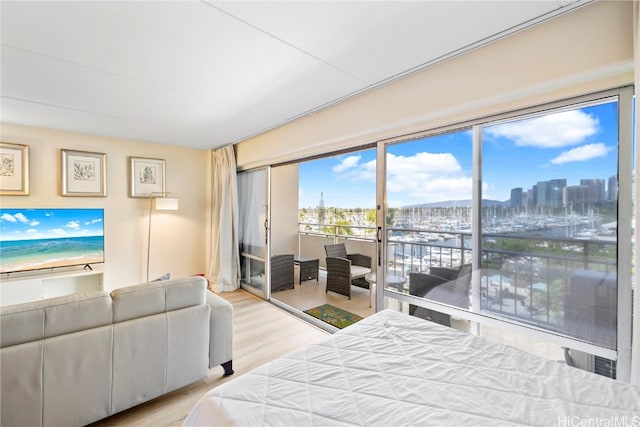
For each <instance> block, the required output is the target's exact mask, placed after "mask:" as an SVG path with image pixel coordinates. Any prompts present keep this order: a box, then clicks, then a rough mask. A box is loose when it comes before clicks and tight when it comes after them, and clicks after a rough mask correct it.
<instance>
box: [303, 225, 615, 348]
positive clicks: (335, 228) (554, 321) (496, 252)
mask: <svg viewBox="0 0 640 427" xmlns="http://www.w3.org/2000/svg"><path fill="white" fill-rule="evenodd" d="M299 230H300V231H299V232H300V234H305V235H312V236H317V237H323V238H324V239H328V240H331V241H334V242H336V241H340V240H341V239H342V240H344V241H346V242H348V241H351V242H349V244H350V245H355V244H360V245H363V244H365V245H366V247H367V248H366V251H367V252H370V255H372V256H375V250H376V247H375V244H374V242H375V228H374V227H369V226H349V225H337V224H311V223H299ZM387 236H388V238H387V262H388V271H389V272H391V273H394V274H398V275H402V276H404V277H406V278H408V276H409V273H410V272H429V269H430V268H431V267H434V266H438V267H449V268H457V267H459V266H461V265H463V264H468V263H471V262H472V251H473V247H472V239H471V234H470V233H465V232H453V231H441V230H425V229H411V228H388V229H387ZM356 241H358V242H356ZM616 247H617V246H616V242H615V241H602V240H585V239H569V238H556V237H536V236H526V235H518V234H512V235H506V234H483V235H482V254H481V264H482V265H481V268H480V271H481V279H480V309H481V310H482V311H485V312H489V313H494V314H496V315H500V316H501V317H508V318H512V319H514V320H517V321H520V322H525V323H530V324H534V325H536V326H539V327H544V328H546V329H550V330H555V331H558V332H561V333H567V332H568V331H567V328H568V327H569V326H568V321H567V319H568V316H569V314H568V311H570V310H572V308H571V307H572V304H573V305H575V304H577V302H576V301H577V300H578V299H580V298H587V299H588V298H591V299H594V298H598V296H597V295H596V296H585V295H586V294H587V293H588V292H593V290H592V289H587V286H588V285H584V289H583V290H580V292H581V294H580V295H576V289H575V285H574V288H572V280H574V279H575V277H576V275H583V276H584V275H585V274H587V275H588V274H591V275H593V274H596V275H598V277H600V279H597V280H600V282H602V281H603V280H604V281H605V282H606V283H608V284H609V285H611V283H614V288H617V279H616V265H617V253H616ZM322 258H324V256H322V257H321V259H322ZM603 277H604V278H605V279H602V278H603ZM581 280H582V281H583V282H585V279H584V277H582V278H581ZM594 280H596V279H594ZM574 281H575V280H574ZM588 281H589V280H586V282H588ZM600 291H601V290H600ZM607 292H609V294H607V295H606V296H601V298H600V299H601V300H600V301H592V302H586V304H589V303H590V304H592V305H593V307H596V306H597V307H596V308H594V310H596V312H597V314H596V315H597V316H600V318H599V319H596V320H598V321H601V320H602V319H603V318H604V319H605V321H604V323H607V324H608V323H611V322H613V324H615V317H616V312H617V310H616V300H615V298H614V297H615V294H616V293H615V289H613V290H609V291H607ZM581 303H585V302H584V301H582V302H581ZM578 315H581V314H580V313H578ZM594 327H598V326H597V325H594ZM613 337H615V335H614V336H613ZM613 339H614V338H612V337H611V336H608V337H606V338H603V340H604V341H606V342H605V343H604V344H605V345H611V344H612V342H611V341H612V340H613ZM599 344H603V342H599Z"/></svg>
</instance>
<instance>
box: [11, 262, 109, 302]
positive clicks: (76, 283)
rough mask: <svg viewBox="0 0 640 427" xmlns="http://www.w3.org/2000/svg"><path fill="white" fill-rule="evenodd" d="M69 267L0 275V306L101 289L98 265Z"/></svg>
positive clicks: (102, 281) (102, 274)
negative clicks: (69, 268)
mask: <svg viewBox="0 0 640 427" xmlns="http://www.w3.org/2000/svg"><path fill="white" fill-rule="evenodd" d="M92 268H93V270H90V269H88V268H86V269H82V268H79V269H78V268H76V269H73V270H64V271H55V270H42V271H39V272H37V273H34V272H31V273H30V274H21V273H20V274H18V273H15V274H11V275H7V274H6V273H3V274H1V275H0V306H4V305H12V304H20V303H23V302H29V301H37V300H40V299H45V298H52V297H58V296H63V295H70V294H75V293H79V292H93V291H100V290H102V289H103V284H104V280H103V276H104V270H103V267H102V265H98V266H95V265H94V266H92Z"/></svg>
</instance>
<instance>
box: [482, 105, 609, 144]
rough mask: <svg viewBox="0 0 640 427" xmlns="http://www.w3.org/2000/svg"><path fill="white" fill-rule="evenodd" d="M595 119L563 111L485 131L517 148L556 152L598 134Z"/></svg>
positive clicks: (581, 113) (577, 112)
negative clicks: (504, 139) (510, 142)
mask: <svg viewBox="0 0 640 427" xmlns="http://www.w3.org/2000/svg"><path fill="white" fill-rule="evenodd" d="M598 128H599V121H598V119H597V118H594V117H592V116H590V115H589V114H586V113H584V112H583V111H581V110H571V111H563V112H560V113H555V114H547V115H545V116H541V117H536V118H533V119H528V120H521V121H517V122H510V123H505V124H502V125H496V126H492V127H490V128H487V133H489V134H490V135H492V136H495V137H504V138H509V139H512V140H513V141H514V143H515V144H516V145H517V146H521V147H524V146H528V147H538V148H557V147H567V146H571V145H577V144H580V143H581V142H583V141H584V140H585V139H586V138H587V137H589V136H591V135H594V134H596V133H597V132H598Z"/></svg>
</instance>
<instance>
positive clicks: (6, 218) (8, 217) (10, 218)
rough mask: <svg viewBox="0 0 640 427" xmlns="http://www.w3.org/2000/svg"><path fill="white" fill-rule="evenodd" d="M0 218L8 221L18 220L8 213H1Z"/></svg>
mask: <svg viewBox="0 0 640 427" xmlns="http://www.w3.org/2000/svg"><path fill="white" fill-rule="evenodd" d="M0 219H2V220H3V221H8V222H18V220H16V219H15V218H14V216H13V215H10V214H8V213H5V214H2V216H1V217H0Z"/></svg>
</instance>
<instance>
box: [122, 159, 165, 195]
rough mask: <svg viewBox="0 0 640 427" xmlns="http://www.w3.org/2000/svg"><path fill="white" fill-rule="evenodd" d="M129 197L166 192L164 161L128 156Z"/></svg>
mask: <svg viewBox="0 0 640 427" xmlns="http://www.w3.org/2000/svg"><path fill="white" fill-rule="evenodd" d="M130 159H131V165H130V168H129V170H130V172H129V174H130V178H131V181H130V182H131V188H130V190H131V193H130V196H131V197H145V198H148V197H154V196H158V195H163V194H166V191H165V161H164V160H163V159H146V158H144V157H130Z"/></svg>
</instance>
